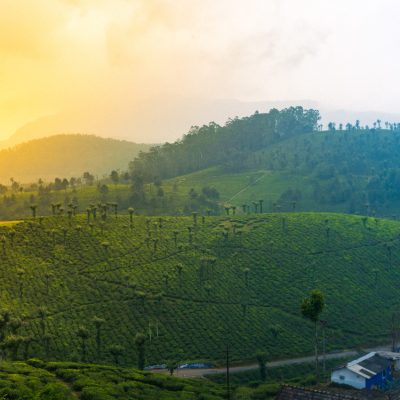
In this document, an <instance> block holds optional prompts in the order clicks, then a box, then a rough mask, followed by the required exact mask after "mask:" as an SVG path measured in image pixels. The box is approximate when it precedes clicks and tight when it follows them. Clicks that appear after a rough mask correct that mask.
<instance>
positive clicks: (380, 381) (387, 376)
mask: <svg viewBox="0 0 400 400" xmlns="http://www.w3.org/2000/svg"><path fill="white" fill-rule="evenodd" d="M384 372H385V373H384ZM391 380H392V369H391V368H390V367H388V368H387V369H386V370H385V371H382V372H381V373H379V374H376V375H375V376H373V377H372V378H371V379H368V380H367V382H366V384H365V387H366V388H367V389H371V388H372V387H373V386H377V387H378V388H380V389H383V388H384V387H385V384H386V382H387V381H391Z"/></svg>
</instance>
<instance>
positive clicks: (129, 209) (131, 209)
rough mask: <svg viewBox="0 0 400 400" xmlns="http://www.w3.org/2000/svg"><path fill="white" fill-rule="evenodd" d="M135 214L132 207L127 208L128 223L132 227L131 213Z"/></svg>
mask: <svg viewBox="0 0 400 400" xmlns="http://www.w3.org/2000/svg"><path fill="white" fill-rule="evenodd" d="M134 212H135V209H134V208H133V207H129V208H128V213H129V222H130V223H131V225H132V223H133V213H134Z"/></svg>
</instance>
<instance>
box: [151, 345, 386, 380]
mask: <svg viewBox="0 0 400 400" xmlns="http://www.w3.org/2000/svg"><path fill="white" fill-rule="evenodd" d="M389 350H390V346H389V345H388V346H380V347H374V348H370V349H365V352H368V353H369V352H371V351H389ZM358 354H359V353H358V352H357V351H355V350H346V351H337V352H331V353H328V354H326V356H325V358H326V360H334V359H338V358H346V357H352V356H357V355H358ZM320 360H321V361H322V356H320ZM311 362H314V356H306V357H298V358H288V359H284V360H276V361H271V362H269V363H267V368H275V367H284V366H287V365H295V364H307V363H311ZM256 368H258V364H255V363H253V364H248V365H240V366H236V367H230V372H231V373H235V372H242V371H248V370H251V369H256ZM151 372H157V373H165V374H166V373H168V371H167V370H165V369H163V370H159V369H158V370H151ZM225 372H226V369H225V368H204V369H200V368H199V369H186V368H184V369H176V370H175V372H174V375H175V376H177V377H180V378H201V377H203V376H205V375H209V374H221V373H225Z"/></svg>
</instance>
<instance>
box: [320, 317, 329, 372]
mask: <svg viewBox="0 0 400 400" xmlns="http://www.w3.org/2000/svg"><path fill="white" fill-rule="evenodd" d="M320 323H321V326H322V374H323V376H324V377H325V374H326V337H325V328H326V326H327V325H328V321H326V320H321V321H320Z"/></svg>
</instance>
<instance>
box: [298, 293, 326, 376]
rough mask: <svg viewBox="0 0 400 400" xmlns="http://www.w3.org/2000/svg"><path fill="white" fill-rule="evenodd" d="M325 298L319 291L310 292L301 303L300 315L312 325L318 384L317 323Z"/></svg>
mask: <svg viewBox="0 0 400 400" xmlns="http://www.w3.org/2000/svg"><path fill="white" fill-rule="evenodd" d="M324 306H325V297H324V294H323V293H322V292H321V291H320V290H313V291H311V293H310V295H309V297H306V298H305V299H304V300H303V301H302V303H301V313H302V315H303V317H304V318H307V319H308V320H310V321H311V322H313V323H314V329H315V332H314V352H315V376H316V379H317V383H318V382H319V362H318V321H319V319H320V316H321V313H322V311H323V310H324Z"/></svg>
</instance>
